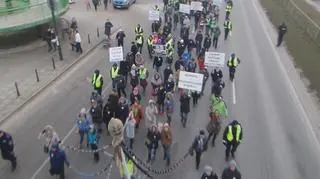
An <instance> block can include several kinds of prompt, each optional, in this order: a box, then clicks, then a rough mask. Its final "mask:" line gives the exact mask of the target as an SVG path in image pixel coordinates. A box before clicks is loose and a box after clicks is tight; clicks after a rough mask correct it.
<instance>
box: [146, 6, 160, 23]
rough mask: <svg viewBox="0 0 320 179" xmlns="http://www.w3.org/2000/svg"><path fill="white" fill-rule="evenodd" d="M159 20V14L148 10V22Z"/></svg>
mask: <svg viewBox="0 0 320 179" xmlns="http://www.w3.org/2000/svg"><path fill="white" fill-rule="evenodd" d="M159 19H160V12H159V11H155V10H153V9H150V10H149V20H150V21H158V20H159Z"/></svg>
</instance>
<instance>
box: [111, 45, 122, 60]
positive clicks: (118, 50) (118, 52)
mask: <svg viewBox="0 0 320 179" xmlns="http://www.w3.org/2000/svg"><path fill="white" fill-rule="evenodd" d="M122 60H123V49H122V47H111V48H109V61H110V62H120V61H122Z"/></svg>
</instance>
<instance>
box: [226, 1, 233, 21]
mask: <svg viewBox="0 0 320 179" xmlns="http://www.w3.org/2000/svg"><path fill="white" fill-rule="evenodd" d="M231 11H232V5H231V3H230V2H228V3H227V6H226V20H227V19H229V18H230V14H231Z"/></svg>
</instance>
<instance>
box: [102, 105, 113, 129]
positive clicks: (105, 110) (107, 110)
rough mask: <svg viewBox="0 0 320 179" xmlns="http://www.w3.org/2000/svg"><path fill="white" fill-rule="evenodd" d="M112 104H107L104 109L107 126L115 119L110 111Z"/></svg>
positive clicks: (104, 119)
mask: <svg viewBox="0 0 320 179" xmlns="http://www.w3.org/2000/svg"><path fill="white" fill-rule="evenodd" d="M109 105H110V103H109V102H107V103H106V104H105V105H104V107H103V122H105V123H106V124H107V125H108V124H109V121H110V120H111V118H112V117H113V115H112V112H111V110H110V109H109Z"/></svg>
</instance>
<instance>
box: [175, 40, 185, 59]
mask: <svg viewBox="0 0 320 179" xmlns="http://www.w3.org/2000/svg"><path fill="white" fill-rule="evenodd" d="M177 46H178V56H179V58H181V56H182V54H183V52H184V50H185V49H186V44H185V43H184V41H183V40H182V39H181V40H180V41H179V42H178V44H177Z"/></svg>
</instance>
